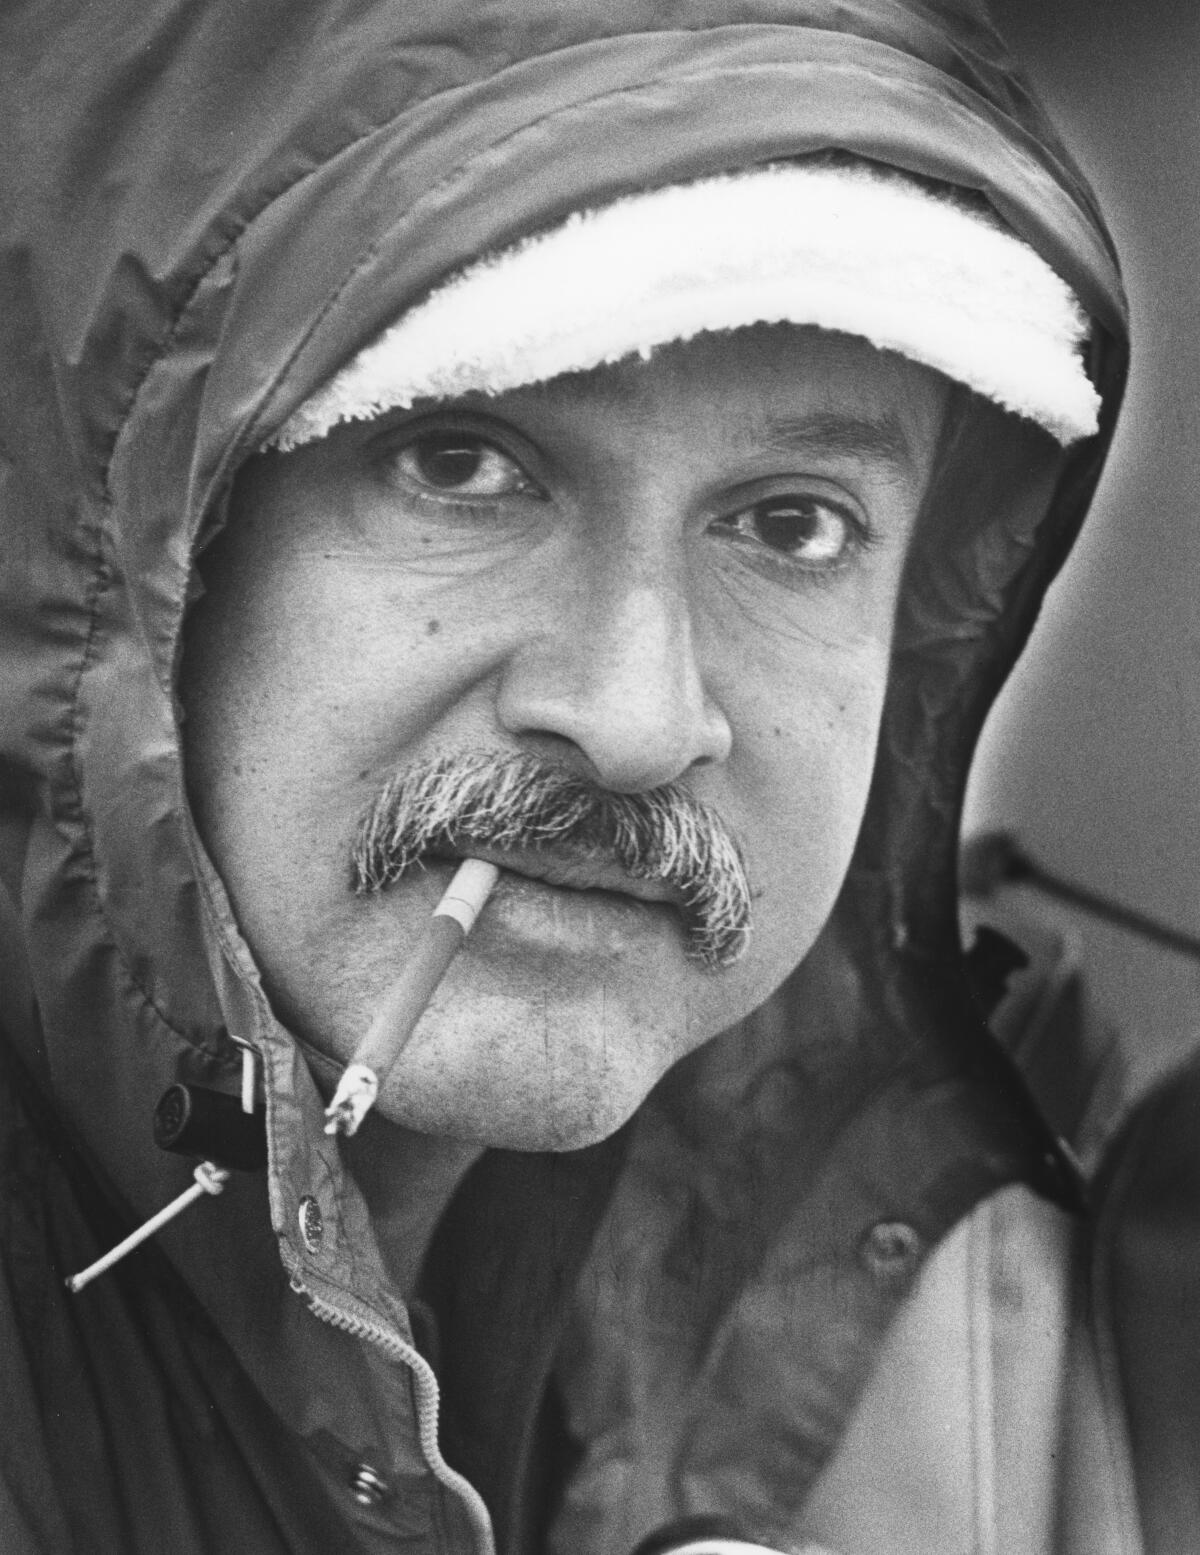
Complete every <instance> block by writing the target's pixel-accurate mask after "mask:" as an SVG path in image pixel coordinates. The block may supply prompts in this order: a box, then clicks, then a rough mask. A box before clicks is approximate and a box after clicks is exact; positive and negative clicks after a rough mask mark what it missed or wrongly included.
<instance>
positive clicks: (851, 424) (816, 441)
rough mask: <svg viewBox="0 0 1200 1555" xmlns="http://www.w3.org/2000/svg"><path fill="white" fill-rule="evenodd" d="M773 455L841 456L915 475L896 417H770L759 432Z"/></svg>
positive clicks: (827, 414) (842, 414)
mask: <svg viewBox="0 0 1200 1555" xmlns="http://www.w3.org/2000/svg"><path fill="white" fill-rule="evenodd" d="M760 433H761V436H762V440H763V443H764V446H766V447H768V448H770V449H771V450H773V451H776V452H779V453H787V454H799V455H801V456H802V457H818V456H820V455H822V454H824V455H829V454H841V455H846V456H849V457H851V458H856V459H863V460H871V461H875V462H882V463H883V464H887V465H890V466H891V467H892V469H893V470H894V471H895V473H896V474H897V475H901V476H905V477H908V478H910V479H911V478H912V477H913V476H915V475H916V473H917V467H916V461H915V459H914V457H913V450H912V446H911V444H910V443H909V440H908V437H907V436H906V435H905V431H904V428H903V427H902V426H901V424H900V420H899V418H898V417H897V416H895V415H894V414H892V413H891V412H886V413H885V414H883V415H880V416H856V415H853V414H850V413H848V412H843V411H813V412H811V413H810V414H808V415H802V416H770V417H768V418H767V420H766V421H765V423H764V424H763V425H762V427H761V429H760Z"/></svg>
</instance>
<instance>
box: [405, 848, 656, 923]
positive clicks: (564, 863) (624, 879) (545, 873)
mask: <svg viewBox="0 0 1200 1555" xmlns="http://www.w3.org/2000/svg"><path fill="white" fill-rule="evenodd" d="M428 858H429V862H431V863H433V862H437V863H442V864H449V865H453V866H457V865H458V864H460V863H461V862H462V860H463V859H464V858H477V859H482V860H483V861H484V862H485V863H488V864H495V865H496V866H497V868H498V869H500V870H501V871H502V872H503V873H502V874H501V878H500V887H499V888H498V889H503V888H504V886H505V884H506V881H505V876H506V875H508V876H512V877H515V879H516V880H527V881H530V882H531V883H533V884H535V885H540V886H553V887H555V888H557V889H558V890H563V891H575V892H580V893H586V894H596V895H601V896H607V897H625V898H630V899H632V901H634V902H638V903H643V904H646V905H650V906H656V907H667V908H671V909H674V911H675V912H676V913H677V914H678V915H679V916H680V918H681V919H682V912H683V898H682V896H681V895H680V893H679V891H678V890H677V889H676V888H675V887H673V886H672V885H670V884H669V882H667V881H665V880H654V879H640V878H638V877H637V876H635V875H631V874H629V873H627V871H625V870H623V869H622V868H621V867H620V865H619V864H616V863H613V862H611V861H609V860H606V859H603V858H597V857H594V856H589V855H587V854H572V853H569V852H565V851H561V850H560V851H558V852H553V851H549V850H545V849H538V850H536V851H535V850H532V849H531V850H528V851H526V850H520V849H511V850H510V849H499V848H486V847H472V848H470V849H469V850H463V851H461V852H460V851H458V850H454V849H446V850H445V851H438V852H435V853H431V854H429V855H428Z"/></svg>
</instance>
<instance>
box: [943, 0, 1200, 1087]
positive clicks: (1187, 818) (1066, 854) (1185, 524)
mask: <svg viewBox="0 0 1200 1555" xmlns="http://www.w3.org/2000/svg"><path fill="white" fill-rule="evenodd" d="M991 9H992V12H993V15H994V16H995V19H996V22H997V24H998V25H999V27H1000V29H1001V31H1002V32H1003V33H1004V34H1005V36H1006V38H1007V40H1008V42H1009V44H1010V46H1011V47H1012V49H1013V52H1014V53H1015V54H1016V55H1017V57H1018V58H1019V59H1020V60H1022V62H1023V63H1024V65H1025V67H1026V69H1027V70H1028V72H1029V74H1030V75H1031V76H1032V78H1033V80H1034V82H1035V84H1036V86H1037V87H1038V89H1039V90H1040V93H1041V95H1042V97H1043V99H1044V100H1045V101H1046V102H1047V103H1048V104H1049V106H1050V109H1051V112H1052V114H1053V115H1054V117H1055V119H1056V120H1057V122H1058V125H1059V128H1060V130H1061V131H1062V133H1063V136H1064V138H1065V139H1066V140H1067V142H1068V144H1069V145H1070V146H1071V147H1072V149H1073V150H1074V151H1075V153H1076V155H1077V156H1078V158H1079V160H1080V162H1081V163H1082V164H1083V166H1084V167H1085V168H1086V169H1087V171H1088V173H1089V175H1090V177H1091V180H1092V182H1093V184H1094V186H1095V187H1096V189H1097V191H1098V193H1099V195H1100V198H1101V200H1102V202H1103V204H1104V206H1105V209H1106V211H1107V212H1108V216H1109V220H1110V223H1111V226H1112V229H1113V232H1114V234H1115V237H1116V240H1117V243H1118V246H1119V248H1120V251H1121V255H1122V262H1123V266H1124V271H1125V277H1126V283H1127V286H1128V288H1129V292H1130V298H1131V304H1132V310H1133V329H1134V343H1135V354H1134V363H1133V377H1132V384H1131V389H1130V394H1129V399H1128V401H1127V405H1126V410H1125V415H1124V422H1123V426H1122V428H1121V430H1120V433H1119V435H1118V438H1117V444H1116V449H1115V453H1114V457H1113V460H1112V462H1111V463H1110V466H1109V469H1108V471H1107V474H1106V477H1105V480H1104V484H1103V486H1102V488H1101V492H1100V496H1099V501H1098V503H1097V505H1096V507H1095V509H1094V511H1093V514H1092V517H1091V518H1090V520H1089V523H1088V526H1087V527H1086V528H1085V531H1084V535H1083V539H1082V542H1081V544H1080V546H1079V548H1078V549H1077V551H1076V553H1075V554H1074V556H1073V558H1072V560H1071V562H1070V564H1069V565H1068V568H1067V570H1066V571H1065V572H1064V574H1063V576H1062V578H1061V580H1060V582H1059V583H1058V584H1057V585H1056V587H1055V589H1054V590H1053V592H1052V594H1051V597H1050V600H1049V602H1048V604H1047V607H1046V610H1045V612H1044V614H1043V618H1042V621H1041V623H1040V625H1039V628H1038V631H1037V633H1036V635H1035V638H1034V641H1033V643H1032V645H1031V652H1030V654H1029V655H1028V658H1027V661H1026V663H1025V664H1024V665H1023V666H1022V668H1021V670H1020V671H1019V673H1018V675H1017V677H1016V678H1015V680H1014V682H1013V683H1012V684H1011V686H1010V688H1009V689H1008V691H1007V692H1006V693H1005V696H1004V698H1003V700H1002V702H1001V704H1000V705H999V706H998V707H997V710H996V713H995V714H994V716H993V718H992V720H991V722H990V724H989V726H988V729H987V732H986V735H985V741H984V746H983V748H982V750H981V752H980V761H979V765H978V767H977V769H976V777H975V780H974V782H973V786H972V791H971V795H970V803H969V807H968V821H969V825H970V826H974V827H979V826H989V827H990V826H993V825H1003V826H1006V827H1009V828H1011V829H1013V830H1015V831H1016V832H1017V833H1018V835H1019V837H1020V838H1021V840H1022V841H1023V842H1024V843H1025V844H1026V846H1027V847H1028V849H1029V851H1030V852H1031V853H1033V854H1034V855H1035V856H1036V857H1039V858H1040V859H1042V860H1043V861H1044V862H1045V863H1046V864H1047V865H1049V866H1051V867H1053V868H1054V869H1055V870H1057V871H1058V872H1059V873H1062V874H1064V875H1070V876H1072V877H1073V878H1075V879H1077V880H1079V881H1080V882H1081V883H1084V884H1087V885H1090V886H1092V887H1093V888H1095V889H1097V890H1102V891H1106V892H1111V893H1112V894H1114V895H1116V896H1118V897H1120V898H1121V899H1123V900H1125V901H1127V902H1128V903H1130V904H1131V905H1133V906H1136V907H1139V908H1141V909H1142V910H1143V911H1146V912H1149V913H1152V914H1154V915H1156V916H1158V917H1160V918H1163V919H1166V920H1168V921H1170V922H1171V923H1173V924H1174V925H1176V926H1177V927H1179V928H1182V929H1185V930H1188V931H1190V932H1192V933H1195V934H1200V263H1198V261H1200V199H1197V188H1196V186H1197V182H1198V181H1200V3H1197V0H1185V3H1179V0H1173V3H1171V4H1163V3H1160V0H991ZM1068 916H1071V915H1068ZM1074 922H1075V923H1076V925H1078V926H1079V927H1085V928H1086V940H1085V942H1084V952H1083V953H1084V957H1085V962H1086V966H1087V969H1088V972H1089V980H1090V982H1091V985H1092V987H1093V989H1094V991H1095V993H1096V994H1097V996H1098V999H1099V1001H1100V1002H1101V1003H1103V1004H1104V1005H1106V1006H1107V1007H1108V1009H1109V1010H1110V1012H1111V1013H1112V1014H1113V1015H1114V1016H1115V1017H1116V1018H1117V1019H1118V1021H1119V1022H1120V1024H1121V1025H1122V1026H1123V1027H1124V1028H1125V1029H1126V1030H1127V1032H1128V1034H1129V1036H1128V1049H1129V1052H1130V1055H1131V1058H1132V1059H1133V1061H1134V1063H1135V1065H1136V1067H1137V1069H1138V1071H1139V1073H1140V1076H1141V1077H1142V1078H1149V1077H1150V1075H1152V1074H1153V1073H1155V1072H1157V1071H1158V1070H1160V1069H1161V1068H1162V1067H1163V1066H1165V1065H1166V1064H1167V1063H1169V1062H1170V1061H1171V1059H1172V1057H1173V1056H1176V1055H1179V1054H1180V1053H1181V1052H1182V1051H1183V1050H1184V1048H1185V1047H1186V1046H1188V1045H1189V1044H1192V1043H1196V1042H1198V1041H1200V967H1198V966H1196V965H1195V964H1189V963H1188V962H1186V961H1184V960H1181V959H1180V958H1177V957H1173V956H1171V955H1169V954H1165V953H1163V952H1161V951H1156V950H1154V949H1151V948H1148V947H1146V946H1143V945H1141V944H1139V943H1137V942H1136V941H1134V940H1132V939H1131V938H1130V937H1129V936H1128V935H1125V934H1123V933H1121V932H1119V931H1115V930H1109V929H1100V928H1094V927H1093V926H1092V925H1091V924H1088V923H1086V921H1085V920H1083V919H1081V918H1079V917H1078V916H1075V917H1074Z"/></svg>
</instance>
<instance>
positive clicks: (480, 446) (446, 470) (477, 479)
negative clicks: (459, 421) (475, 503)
mask: <svg viewBox="0 0 1200 1555" xmlns="http://www.w3.org/2000/svg"><path fill="white" fill-rule="evenodd" d="M390 463H391V465H392V468H393V470H394V471H395V472H396V474H397V475H399V476H400V477H401V478H402V479H403V480H405V481H407V482H410V483H411V484H412V485H414V486H416V487H418V488H420V489H423V490H424V491H427V492H436V493H438V494H439V495H443V496H447V497H459V498H463V499H465V500H468V501H470V500H477V499H479V498H487V497H511V496H520V495H523V494H525V493H528V492H535V491H536V490H537V487H536V486H535V484H534V482H533V481H532V480H530V478H529V476H528V475H526V473H525V471H524V470H523V469H522V468H521V466H520V465H519V464H518V463H517V462H516V460H515V459H512V458H510V457H509V455H508V454H506V453H503V452H502V451H501V450H500V449H499V448H497V447H496V446H495V444H493V443H489V442H488V441H487V439H486V438H484V437H480V436H478V435H477V434H476V433H473V432H454V431H431V432H420V433H418V434H417V435H416V436H415V437H413V438H412V439H410V441H409V442H407V443H405V444H404V445H403V446H402V447H401V448H399V449H396V450H395V451H394V452H393V453H392V454H391V456H390Z"/></svg>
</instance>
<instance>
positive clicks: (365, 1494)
mask: <svg viewBox="0 0 1200 1555" xmlns="http://www.w3.org/2000/svg"><path fill="white" fill-rule="evenodd" d="M350 1489H351V1490H352V1491H353V1492H354V1499H355V1500H356V1501H357V1502H359V1503H360V1504H361V1505H362V1506H378V1505H379V1503H380V1502H381V1501H382V1500H383V1498H384V1496H386V1495H387V1493H388V1482H387V1480H386V1479H384V1478H383V1476H382V1475H381V1474H380V1473H379V1472H378V1470H377V1469H373V1468H372V1467H371V1465H370V1464H369V1463H360V1464H359V1465H358V1466H357V1467H356V1468H355V1470H354V1473H353V1475H352V1476H351V1479H350Z"/></svg>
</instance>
